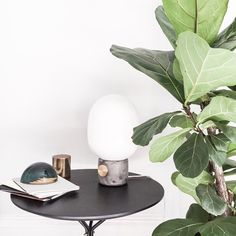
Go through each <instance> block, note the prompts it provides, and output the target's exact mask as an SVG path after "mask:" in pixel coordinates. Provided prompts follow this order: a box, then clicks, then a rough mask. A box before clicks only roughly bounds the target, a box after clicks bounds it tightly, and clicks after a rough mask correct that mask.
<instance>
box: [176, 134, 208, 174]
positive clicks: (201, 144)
mask: <svg viewBox="0 0 236 236" xmlns="http://www.w3.org/2000/svg"><path fill="white" fill-rule="evenodd" d="M208 161H209V155H208V147H207V145H206V142H205V140H204V137H203V135H202V134H197V133H193V134H192V135H191V136H190V137H189V138H188V140H187V141H186V142H185V143H184V144H182V145H181V146H180V147H179V148H178V149H177V151H176V152H175V154H174V162H175V166H176V168H177V170H179V172H180V173H181V174H182V175H183V176H185V177H190V178H195V177H197V176H198V175H200V174H201V172H202V171H203V170H204V169H205V168H206V167H207V165H208Z"/></svg>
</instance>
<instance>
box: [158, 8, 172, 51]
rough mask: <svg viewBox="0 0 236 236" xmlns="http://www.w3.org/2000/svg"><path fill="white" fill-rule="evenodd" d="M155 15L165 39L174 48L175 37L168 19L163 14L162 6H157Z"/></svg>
mask: <svg viewBox="0 0 236 236" xmlns="http://www.w3.org/2000/svg"><path fill="white" fill-rule="evenodd" d="M155 13H156V19H157V21H158V23H159V25H160V27H161V29H162V31H163V33H164V34H165V35H166V37H167V39H168V40H169V42H170V43H171V45H172V46H173V48H175V47H176V40H177V36H176V33H175V30H174V28H173V26H172V25H171V23H170V21H169V19H168V17H167V16H166V14H165V11H164V8H163V7H162V6H159V7H158V8H157V9H156V12H155Z"/></svg>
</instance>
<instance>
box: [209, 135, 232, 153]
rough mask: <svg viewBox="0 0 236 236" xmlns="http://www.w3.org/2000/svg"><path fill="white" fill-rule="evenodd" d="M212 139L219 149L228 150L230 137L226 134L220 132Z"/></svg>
mask: <svg viewBox="0 0 236 236" xmlns="http://www.w3.org/2000/svg"><path fill="white" fill-rule="evenodd" d="M211 141H212V142H213V144H214V146H215V147H216V149H217V150H218V151H222V152H227V150H228V146H229V144H230V139H228V138H227V137H226V136H225V135H224V134H222V133H220V134H216V135H213V136H211Z"/></svg>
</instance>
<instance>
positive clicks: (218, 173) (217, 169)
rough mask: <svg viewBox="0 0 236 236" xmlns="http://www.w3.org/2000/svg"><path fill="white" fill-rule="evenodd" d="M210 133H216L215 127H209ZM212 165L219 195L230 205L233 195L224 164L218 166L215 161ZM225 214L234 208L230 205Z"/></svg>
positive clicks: (230, 213) (227, 214)
mask: <svg viewBox="0 0 236 236" xmlns="http://www.w3.org/2000/svg"><path fill="white" fill-rule="evenodd" d="M207 130H208V134H209V135H215V134H216V129H215V128H208V129H207ZM210 166H211V169H212V171H213V172H214V173H215V179H216V184H215V186H216V192H217V194H218V196H220V197H221V198H222V199H223V200H224V201H225V202H226V203H227V204H228V205H231V204H232V197H231V195H230V193H229V191H228V189H227V186H226V183H225V176H224V171H223V168H222V166H218V165H217V164H216V163H214V162H210ZM223 215H224V216H230V215H232V210H231V209H230V208H229V207H228V208H227V209H226V211H225V212H224V214H223Z"/></svg>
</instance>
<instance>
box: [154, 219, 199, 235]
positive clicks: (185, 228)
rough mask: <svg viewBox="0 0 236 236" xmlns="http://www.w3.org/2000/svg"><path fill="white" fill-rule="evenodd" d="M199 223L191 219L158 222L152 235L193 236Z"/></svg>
mask: <svg viewBox="0 0 236 236" xmlns="http://www.w3.org/2000/svg"><path fill="white" fill-rule="evenodd" d="M201 225H202V223H201V222H197V221H196V220H193V219H187V220H186V219H175V220H168V221H166V222H164V223H162V224H160V225H159V226H158V227H157V228H156V229H155V230H154V232H153V233H152V236H190V235H191V236H194V235H195V234H196V233H198V229H199V227H200V226H201Z"/></svg>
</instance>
